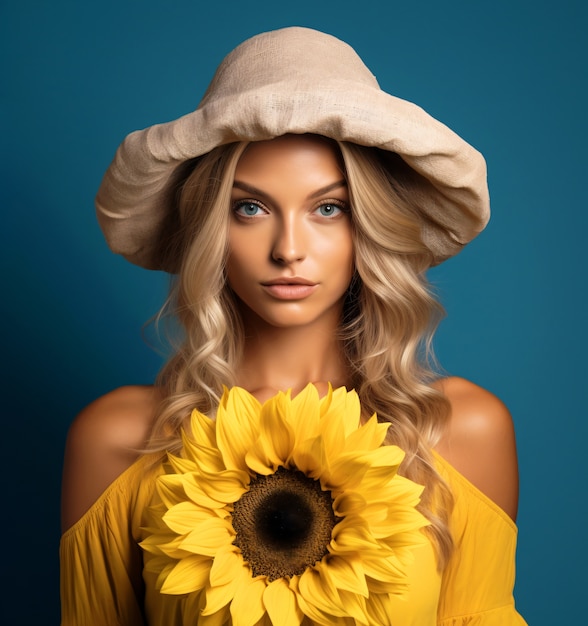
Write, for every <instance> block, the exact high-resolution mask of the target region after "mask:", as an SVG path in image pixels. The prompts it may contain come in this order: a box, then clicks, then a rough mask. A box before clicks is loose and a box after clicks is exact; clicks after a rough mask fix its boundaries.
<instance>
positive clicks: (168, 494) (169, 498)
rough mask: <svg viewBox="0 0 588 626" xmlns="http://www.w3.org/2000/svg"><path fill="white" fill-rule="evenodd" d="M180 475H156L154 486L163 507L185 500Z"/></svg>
mask: <svg viewBox="0 0 588 626" xmlns="http://www.w3.org/2000/svg"><path fill="white" fill-rule="evenodd" d="M182 483H183V480H182V475H178V474H164V475H162V476H158V477H157V482H156V488H157V493H158V494H159V497H160V498H161V500H162V502H163V504H164V505H165V508H169V507H170V506H173V505H174V504H176V503H177V502H181V501H182V500H185V498H186V494H185V492H184V485H183V484H182Z"/></svg>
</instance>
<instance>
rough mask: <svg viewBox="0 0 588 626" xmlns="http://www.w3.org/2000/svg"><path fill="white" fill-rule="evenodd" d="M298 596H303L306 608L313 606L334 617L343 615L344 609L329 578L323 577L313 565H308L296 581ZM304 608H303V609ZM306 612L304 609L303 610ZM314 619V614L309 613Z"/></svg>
mask: <svg viewBox="0 0 588 626" xmlns="http://www.w3.org/2000/svg"><path fill="white" fill-rule="evenodd" d="M298 588H299V591H300V597H302V598H304V601H305V603H306V608H307V609H308V608H310V607H315V608H317V609H318V610H319V611H322V612H324V613H326V614H327V615H332V616H334V617H344V616H345V614H346V613H345V609H344V607H342V606H341V600H340V598H339V594H338V593H337V591H336V589H335V588H334V587H333V586H332V581H331V579H330V578H324V577H323V576H321V575H320V573H319V572H318V571H317V569H316V568H314V567H309V568H308V569H307V570H306V571H305V572H304V573H303V574H302V575H301V576H300V581H299V583H298ZM303 610H304V609H303ZM305 612H306V611H305ZM309 617H310V618H311V619H315V616H314V615H309Z"/></svg>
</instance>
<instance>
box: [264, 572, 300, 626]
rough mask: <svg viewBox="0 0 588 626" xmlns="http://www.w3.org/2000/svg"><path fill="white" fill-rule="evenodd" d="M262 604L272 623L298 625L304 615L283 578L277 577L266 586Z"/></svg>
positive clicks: (285, 625) (288, 625) (289, 625)
mask: <svg viewBox="0 0 588 626" xmlns="http://www.w3.org/2000/svg"><path fill="white" fill-rule="evenodd" d="M263 604H264V606H265V609H266V610H267V614H268V616H269V618H270V619H271V622H272V624H280V626H299V624H300V623H301V622H302V619H303V617H304V614H303V613H302V611H301V610H300V607H299V606H298V603H297V602H296V594H295V593H294V591H293V590H292V589H291V588H290V586H289V585H288V582H287V581H286V580H285V579H284V578H278V579H277V580H274V581H272V582H271V583H269V584H268V585H267V586H266V588H265V590H264V592H263Z"/></svg>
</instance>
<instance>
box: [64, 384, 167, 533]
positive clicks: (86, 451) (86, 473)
mask: <svg viewBox="0 0 588 626" xmlns="http://www.w3.org/2000/svg"><path fill="white" fill-rule="evenodd" d="M160 400H161V396H160V392H159V391H158V390H157V389H156V388H154V387H151V386H128V387H120V388H118V389H115V390H114V391H111V392H110V393H107V394H106V395H104V396H101V397H100V398H98V399H97V400H95V401H94V402H92V403H91V404H90V405H88V406H87V407H86V408H85V409H83V410H82V411H81V412H80V413H79V415H78V416H77V417H76V418H75V420H74V421H73V423H72V425H71V426H70V429H69V432H68V435H67V441H66V446H65V457H64V465H63V482H62V507H61V509H62V511H61V512H62V528H63V530H66V529H67V528H69V527H70V526H72V525H73V524H74V523H75V522H76V521H77V520H78V519H79V518H80V517H82V515H83V514H84V513H85V512H86V511H87V510H88V509H89V508H90V507H91V506H92V504H93V503H94V502H95V501H96V500H97V499H98V497H99V496H100V494H101V493H102V492H103V491H104V490H105V489H106V488H107V487H108V485H110V483H111V482H112V481H113V480H114V479H115V478H117V476H119V475H120V474H122V472H124V471H125V470H126V469H127V468H128V467H130V466H131V465H132V464H133V462H134V461H135V460H136V459H137V458H138V456H139V454H140V452H139V451H140V449H141V448H143V447H144V446H145V444H146V442H147V439H148V437H149V433H150V431H151V426H152V423H153V418H154V414H155V410H156V407H157V405H158V403H159V402H160Z"/></svg>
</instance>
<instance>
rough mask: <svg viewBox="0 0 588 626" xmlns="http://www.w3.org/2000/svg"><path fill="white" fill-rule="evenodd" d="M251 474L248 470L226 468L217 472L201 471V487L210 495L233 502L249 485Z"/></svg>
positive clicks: (229, 502) (223, 500) (222, 500)
mask: <svg viewBox="0 0 588 626" xmlns="http://www.w3.org/2000/svg"><path fill="white" fill-rule="evenodd" d="M249 480H250V476H249V474H248V473H247V472H243V471H241V470H225V471H224V472H218V473H217V474H208V473H204V472H201V474H200V480H199V483H200V487H201V489H202V491H204V493H205V494H206V495H207V496H208V497H210V498H214V499H216V500H218V501H219V502H225V503H227V504H232V503H233V502H236V501H237V500H238V499H239V498H240V497H241V496H242V495H243V493H244V492H245V491H247V485H249Z"/></svg>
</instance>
